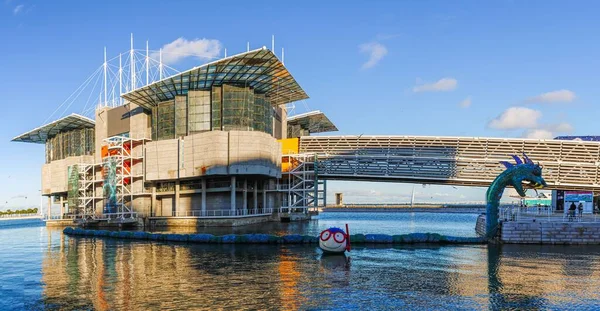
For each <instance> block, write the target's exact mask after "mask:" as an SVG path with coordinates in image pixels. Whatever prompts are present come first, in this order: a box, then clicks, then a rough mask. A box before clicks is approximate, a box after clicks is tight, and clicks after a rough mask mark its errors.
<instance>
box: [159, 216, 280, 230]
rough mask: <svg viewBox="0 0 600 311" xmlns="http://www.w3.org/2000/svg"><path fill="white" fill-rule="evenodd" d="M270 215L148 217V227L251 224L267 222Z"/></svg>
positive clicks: (270, 219) (271, 217) (271, 218)
mask: <svg viewBox="0 0 600 311" xmlns="http://www.w3.org/2000/svg"><path fill="white" fill-rule="evenodd" d="M272 220H273V216H272V215H264V216H248V217H235V218H200V217H150V218H148V222H149V225H150V227H158V228H169V227H192V228H193V227H239V226H246V225H251V224H257V223H263V222H269V221H272Z"/></svg>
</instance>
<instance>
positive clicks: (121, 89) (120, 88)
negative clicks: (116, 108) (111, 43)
mask: <svg viewBox="0 0 600 311" xmlns="http://www.w3.org/2000/svg"><path fill="white" fill-rule="evenodd" d="M121 55H123V53H119V105H122V104H123V99H122V98H121V95H122V94H123V67H122V66H121Z"/></svg>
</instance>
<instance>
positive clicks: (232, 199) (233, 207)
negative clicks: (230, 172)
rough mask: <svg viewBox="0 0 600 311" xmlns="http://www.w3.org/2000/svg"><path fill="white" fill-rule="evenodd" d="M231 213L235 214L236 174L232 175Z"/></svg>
mask: <svg viewBox="0 0 600 311" xmlns="http://www.w3.org/2000/svg"><path fill="white" fill-rule="evenodd" d="M231 215H232V216H234V215H235V176H231Z"/></svg>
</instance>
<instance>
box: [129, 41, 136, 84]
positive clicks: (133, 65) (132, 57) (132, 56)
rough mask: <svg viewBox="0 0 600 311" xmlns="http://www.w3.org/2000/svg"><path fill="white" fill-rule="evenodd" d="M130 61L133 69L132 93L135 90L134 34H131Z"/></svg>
mask: <svg viewBox="0 0 600 311" xmlns="http://www.w3.org/2000/svg"><path fill="white" fill-rule="evenodd" d="M129 56H130V58H131V59H130V60H129V62H130V63H131V64H130V67H131V69H130V70H131V91H133V90H134V89H135V59H134V55H133V33H132V34H131V50H130V51H129Z"/></svg>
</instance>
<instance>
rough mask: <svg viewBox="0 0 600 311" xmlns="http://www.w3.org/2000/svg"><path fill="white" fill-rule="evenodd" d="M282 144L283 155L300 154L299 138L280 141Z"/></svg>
mask: <svg viewBox="0 0 600 311" xmlns="http://www.w3.org/2000/svg"><path fill="white" fill-rule="evenodd" d="M278 141H279V142H280V143H281V153H283V154H298V153H299V151H300V139H299V138H297V137H296V138H287V139H280V140H278Z"/></svg>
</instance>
